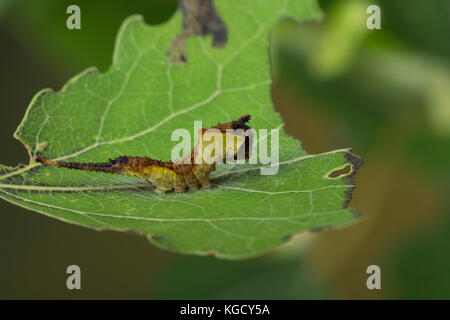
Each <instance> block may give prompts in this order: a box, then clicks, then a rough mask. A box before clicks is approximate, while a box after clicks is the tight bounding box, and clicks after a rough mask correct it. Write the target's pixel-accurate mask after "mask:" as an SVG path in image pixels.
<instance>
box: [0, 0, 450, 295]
mask: <svg viewBox="0 0 450 320" xmlns="http://www.w3.org/2000/svg"><path fill="white" fill-rule="evenodd" d="M298 1H300V0H298ZM319 3H320V5H321V7H322V8H323V10H324V13H325V19H324V20H323V21H321V22H308V23H305V24H296V23H294V22H293V21H290V20H285V21H283V22H282V23H280V24H279V25H278V27H277V28H276V29H275V30H274V32H273V35H272V41H273V47H272V55H273V62H274V66H273V68H274V77H275V81H274V86H273V90H272V94H273V99H274V103H275V108H276V110H277V111H278V112H280V113H281V115H282V117H283V119H284V120H285V122H286V127H285V128H286V130H287V132H288V133H290V134H291V135H293V136H294V137H296V138H298V139H300V140H301V141H302V142H303V146H304V148H305V149H306V150H307V151H308V152H309V153H318V152H325V151H328V150H331V149H337V148H343V147H353V150H354V152H355V153H356V154H358V155H361V156H362V157H363V159H364V161H365V165H364V166H363V167H362V168H361V169H360V171H359V173H358V174H357V178H356V185H357V188H356V189H355V191H354V194H353V200H352V201H351V203H350V207H353V208H355V209H357V210H358V211H360V212H362V213H363V215H362V217H361V221H360V222H359V223H357V224H355V225H353V226H351V227H348V228H345V229H340V230H328V231H325V232H322V233H313V234H305V235H304V236H300V237H298V238H297V239H296V241H295V242H294V243H293V244H292V245H291V246H287V247H285V248H282V249H280V250H277V251H275V252H273V253H270V254H268V255H265V256H263V257H260V258H255V259H251V260H245V261H222V260H218V259H215V258H203V257H196V256H183V255H176V254H172V253H169V252H165V251H162V250H160V249H157V248H155V247H153V246H151V245H150V244H149V243H148V242H147V240H146V239H145V238H144V237H141V236H137V235H133V234H131V233H130V234H129V233H120V232H112V231H103V232H96V231H92V230H88V229H84V228H81V227H77V226H73V225H69V224H65V223H63V222H60V221H57V220H54V219H50V218H47V217H45V216H43V215H39V214H36V213H31V212H28V211H26V210H25V209H22V208H19V207H16V206H13V205H12V204H9V203H7V202H5V201H1V202H0V251H1V253H2V254H1V258H0V259H1V260H0V298H3V299H16V298H24V299H36V298H37V299H45V298H62V299H77V298H85V299H92V298H101V299H108V298H113V299H117V298H124V299H161V298H165V299H172V298H176V299H197V298H199V299H215V298H222V299H240V298H255V299H260V298H261V299H265V298H267V299H269V298H273V299H351V298H359V299H381V298H388V299H421V298H422V299H428V298H438V299H439V298H440V299H443V298H446V299H449V298H450V272H449V270H450V254H449V252H450V215H449V213H450V200H449V197H448V193H449V189H450V188H449V187H450V185H449V184H450V166H449V164H450V59H449V57H450V41H448V34H449V32H450V19H449V18H448V17H449V15H450V2H449V1H448V0H434V1H423V0H411V1H405V0H390V1H383V2H381V1H364V0H337V1H331V0H320V1H319ZM71 4H77V5H79V6H80V7H81V20H82V22H81V23H82V29H81V30H73V31H70V30H68V29H67V28H66V25H65V23H66V19H67V16H68V15H67V14H66V8H67V7H68V6H69V5H71ZM369 4H378V5H379V6H380V7H381V30H368V29H367V28H366V18H367V16H368V15H367V14H366V8H367V6H368V5H369ZM175 10H176V1H174V0H170V1H167V0H166V1H162V0H161V1H158V0H146V1H142V0H127V1H103V0H96V1H88V0H72V1H66V0H59V1H54V0H34V1H30V0H28V1H26V0H0V43H1V50H0V70H1V76H0V82H1V83H0V99H1V100H0V105H1V107H0V150H1V151H0V163H2V164H7V165H17V164H18V163H27V162H28V156H27V153H26V151H25V149H24V148H23V146H22V145H21V144H20V143H19V142H18V141H16V140H14V139H13V138H12V134H13V132H14V130H15V129H16V127H17V125H18V124H19V123H20V120H21V119H22V117H23V115H24V113H25V110H26V108H27V105H28V103H29V102H30V100H31V98H32V97H33V95H34V94H35V93H36V92H37V91H38V90H40V89H42V88H45V87H50V88H53V89H55V90H59V89H60V88H61V87H62V86H63V84H64V83H65V82H66V81H67V80H68V79H69V78H71V77H72V76H74V75H75V74H77V73H79V72H81V71H82V70H84V69H86V68H87V67H89V66H97V67H98V68H99V69H100V70H101V71H105V70H106V69H107V68H108V66H109V65H110V63H111V58H112V50H113V46H114V40H115V35H116V33H117V30H118V28H119V26H120V24H121V22H122V21H123V20H124V19H125V18H126V17H127V16H129V15H131V14H134V13H139V14H142V15H143V16H144V18H145V20H146V22H147V23H149V24H159V23H162V22H164V21H165V20H167V19H169V18H170V16H171V15H172V14H173V12H174V11H175ZM70 264H76V265H79V266H80V267H81V270H82V290H79V291H69V290H67V289H66V278H67V275H66V273H65V270H66V268H67V266H68V265H70ZM372 264H376V265H379V266H380V267H381V281H382V289H381V290H368V289H367V287H366V279H367V277H368V275H367V274H366V268H367V267H368V266H369V265H372Z"/></svg>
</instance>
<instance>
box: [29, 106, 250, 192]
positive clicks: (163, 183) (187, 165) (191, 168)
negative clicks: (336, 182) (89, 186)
mask: <svg viewBox="0 0 450 320" xmlns="http://www.w3.org/2000/svg"><path fill="white" fill-rule="evenodd" d="M249 120H250V115H248V114H247V115H244V116H242V117H240V118H239V120H237V121H232V122H229V123H225V124H220V123H219V124H217V125H216V126H213V127H212V128H210V129H209V130H207V129H202V130H201V132H200V137H199V140H198V142H197V143H196V145H195V147H194V149H193V150H192V152H191V153H190V154H189V155H188V156H187V157H185V158H183V159H180V160H177V161H160V160H155V159H150V158H148V157H135V156H120V157H117V158H115V159H110V160H109V161H108V162H104V163H79V162H64V161H54V160H49V159H45V158H42V157H39V156H37V157H36V159H35V160H36V161H37V162H40V163H42V164H43V165H47V166H54V167H60V168H69V169H76V170H85V171H96V172H106V173H113V174H121V175H126V176H136V177H139V178H142V179H145V180H147V181H148V182H149V183H150V184H152V185H154V186H155V187H156V189H155V191H156V192H157V193H165V192H168V191H172V190H173V191H175V192H184V191H185V190H186V189H187V188H189V189H190V190H195V189H198V188H199V186H200V187H202V188H209V187H210V181H209V174H210V173H211V172H212V171H214V170H215V169H216V164H217V163H223V162H224V161H226V160H227V159H230V158H233V159H236V157H237V156H238V152H244V153H245V158H246V159H248V157H249V150H251V146H249V145H248V144H249V139H248V136H246V135H245V132H246V131H247V130H249V129H250V127H249V126H247V125H246V123H247V122H248V121H249ZM234 130H237V131H236V134H234V133H233V132H234ZM229 141H231V143H229ZM225 142H227V143H225ZM218 143H222V144H221V145H220V144H218ZM218 146H219V147H218ZM243 148H245V149H243Z"/></svg>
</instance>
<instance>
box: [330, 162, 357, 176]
mask: <svg viewBox="0 0 450 320" xmlns="http://www.w3.org/2000/svg"><path fill="white" fill-rule="evenodd" d="M352 172H353V165H351V164H347V165H346V166H345V167H343V168H339V169H335V170H333V171H331V172H330V173H329V174H328V175H327V178H328V179H337V178H340V177H345V176H348V175H349V174H351V173H352Z"/></svg>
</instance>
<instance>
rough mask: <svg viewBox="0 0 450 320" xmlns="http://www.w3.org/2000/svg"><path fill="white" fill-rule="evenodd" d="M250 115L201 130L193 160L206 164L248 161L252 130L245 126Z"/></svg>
mask: <svg viewBox="0 0 450 320" xmlns="http://www.w3.org/2000/svg"><path fill="white" fill-rule="evenodd" d="M249 121H250V115H249V114H245V115H243V116H241V117H240V118H239V120H236V121H231V122H228V123H219V124H217V125H215V126H213V127H211V128H210V129H201V132H200V138H201V149H202V150H201V152H200V150H199V149H200V144H199V143H197V145H196V148H195V149H194V150H196V155H195V159H194V160H197V161H199V158H200V157H202V159H201V160H202V161H203V162H206V163H226V162H227V161H229V160H242V159H245V160H247V159H249V157H250V151H251V149H252V146H251V142H252V141H253V139H252V137H253V135H252V130H251V128H250V127H249V126H248V125H247V122H249Z"/></svg>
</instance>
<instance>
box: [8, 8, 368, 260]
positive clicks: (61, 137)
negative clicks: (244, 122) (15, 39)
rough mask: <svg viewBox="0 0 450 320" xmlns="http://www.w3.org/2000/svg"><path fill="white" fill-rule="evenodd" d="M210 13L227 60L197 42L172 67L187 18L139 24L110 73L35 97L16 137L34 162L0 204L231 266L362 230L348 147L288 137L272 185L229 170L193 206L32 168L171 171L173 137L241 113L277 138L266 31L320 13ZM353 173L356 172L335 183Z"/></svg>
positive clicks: (89, 73)
mask: <svg viewBox="0 0 450 320" xmlns="http://www.w3.org/2000/svg"><path fill="white" fill-rule="evenodd" d="M214 4H215V6H216V10H217V12H218V14H219V16H220V17H221V19H222V20H223V21H224V23H225V24H226V27H227V30H228V41H227V43H226V45H225V46H224V47H223V48H217V47H213V46H212V45H211V43H212V37H210V36H207V37H200V36H191V37H189V38H188V39H187V41H186V44H185V53H186V55H187V58H188V62H187V63H185V64H182V65H174V64H170V63H169V60H168V56H167V51H168V48H169V47H170V44H171V42H172V40H173V39H174V38H175V37H176V35H178V34H180V33H181V32H182V14H181V13H180V12H178V13H176V14H175V16H174V17H173V18H172V19H171V20H170V21H169V22H167V23H166V24H163V25H160V26H151V27H150V26H147V25H146V24H145V23H144V22H143V21H142V18H141V17H140V16H132V17H130V18H128V19H127V20H126V21H125V22H124V23H123V25H122V27H121V29H120V31H119V33H118V36H117V42H116V47H115V50H114V56H113V64H112V66H111V67H110V69H109V70H108V71H107V72H106V73H104V74H100V73H98V72H97V71H96V70H95V69H89V70H86V71H85V72H83V73H82V74H80V75H78V76H76V77H75V78H73V79H71V80H70V81H69V82H68V83H67V84H66V85H65V87H64V88H63V89H62V90H61V91H59V92H57V93H55V92H53V91H51V90H43V91H41V92H39V93H38V94H37V95H36V96H35V97H34V98H33V100H32V102H31V104H30V106H29V108H28V110H27V112H26V115H25V118H24V119H23V121H22V123H21V124H20V125H19V127H18V129H17V131H16V133H15V137H16V138H17V139H19V140H21V141H22V142H23V143H24V145H25V146H26V147H27V149H28V151H29V154H30V159H31V160H30V164H29V165H27V166H25V167H18V168H6V167H1V168H0V197H2V198H4V199H5V200H7V201H10V202H12V203H15V204H17V205H19V206H22V207H24V208H27V209H30V210H33V211H37V212H40V213H42V214H45V215H48V216H50V217H54V218H57V219H60V220H62V221H66V222H70V223H75V224H78V225H81V226H87V227H91V228H96V229H114V230H133V231H136V232H139V233H142V234H144V235H146V236H147V237H148V238H149V240H150V241H151V242H152V243H154V244H156V245H158V246H160V247H164V248H166V249H169V250H174V251H177V252H182V253H191V254H200V255H205V254H214V255H216V256H219V257H222V258H229V259H238V258H246V257H250V256H255V255H259V254H262V253H264V252H266V251H268V250H270V249H273V248H274V247H277V246H280V245H282V244H284V243H285V242H286V241H287V240H289V239H290V238H291V236H292V235H293V234H295V233H298V232H302V231H305V230H311V229H320V228H324V227H331V226H343V225H346V224H348V223H350V222H352V221H353V220H354V219H355V217H356V215H355V213H354V211H352V210H351V209H347V208H346V205H347V202H348V200H349V198H350V195H351V190H352V188H353V177H354V174H355V173H356V170H357V169H358V167H359V166H360V164H361V163H360V162H361V161H360V159H359V158H358V157H356V156H354V155H353V154H352V153H351V152H350V151H349V150H348V149H343V150H335V151H331V152H327V153H324V154H319V155H308V154H307V153H306V152H305V151H304V150H303V149H302V148H301V145H300V143H299V141H297V140H295V139H293V138H292V137H290V136H288V135H287V134H285V133H284V132H280V150H279V153H280V160H279V161H280V168H279V171H278V173H277V174H276V175H271V176H270V175H269V176H263V175H260V170H259V168H260V167H261V164H256V165H250V164H246V165H222V166H219V167H218V170H217V171H215V172H214V173H213V174H212V175H211V178H212V188H211V189H209V190H199V191H192V192H186V193H183V194H176V193H167V194H164V195H157V194H155V193H154V192H153V188H152V187H150V185H149V184H147V183H146V182H145V181H143V180H140V179H138V178H133V177H125V176H119V175H108V174H102V173H93V172H84V171H75V170H67V169H61V168H54V167H43V166H40V165H39V164H38V163H36V162H35V161H34V160H33V159H34V156H35V155H36V154H39V155H40V156H43V157H46V158H50V159H58V160H70V161H78V162H103V161H106V160H107V159H109V158H113V157H116V156H119V155H124V154H125V155H135V156H144V155H146V156H149V157H152V158H159V159H163V160H168V159H170V154H171V149H172V148H173V146H174V145H175V143H176V142H171V141H170V136H171V132H172V131H173V130H175V129H177V128H185V129H188V130H189V131H190V132H191V134H193V121H194V120H202V121H203V127H205V128H208V127H210V126H212V125H215V124H217V123H218V122H228V121H231V120H235V119H236V118H237V117H239V116H240V115H241V114H243V113H250V114H251V115H252V116H253V117H252V121H251V123H250V124H251V126H252V128H254V129H255V130H257V131H258V129H262V128H264V129H269V132H270V129H271V128H281V127H282V121H281V118H280V116H279V115H278V114H277V113H276V112H275V111H274V109H273V105H272V102H271V97H270V86H271V73H270V63H269V56H268V52H269V50H268V45H269V31H270V30H271V29H272V27H273V26H274V25H275V24H276V23H277V21H279V19H280V18H282V17H286V16H292V17H295V18H298V19H316V18H319V17H320V16H321V13H320V10H319V9H318V7H317V5H316V2H315V1H313V0H308V1H298V0H291V1H270V2H268V1H238V0H233V1H231V0H226V1H225V0H223V1H215V2H214ZM281 131H282V130H281ZM259 138H261V137H259ZM270 138H271V137H270V136H269V137H268V139H269V143H270ZM269 145H270V144H269ZM344 167H350V168H351V169H352V170H350V171H349V172H347V173H345V174H342V175H341V176H337V177H335V178H330V177H329V176H328V174H329V173H330V172H332V171H334V170H338V169H342V168H344Z"/></svg>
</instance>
